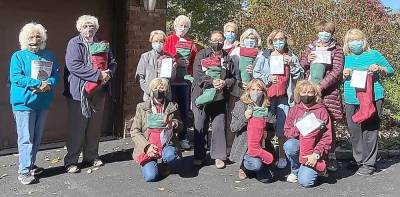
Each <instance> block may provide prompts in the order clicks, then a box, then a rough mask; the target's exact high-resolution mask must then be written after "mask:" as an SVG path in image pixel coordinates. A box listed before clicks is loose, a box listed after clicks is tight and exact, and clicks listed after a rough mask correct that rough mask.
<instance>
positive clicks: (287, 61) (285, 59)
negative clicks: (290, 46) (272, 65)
mask: <svg viewBox="0 0 400 197" xmlns="http://www.w3.org/2000/svg"><path fill="white" fill-rule="evenodd" d="M283 62H284V63H285V64H286V65H289V66H290V67H291V66H292V64H293V61H292V58H291V57H290V56H289V55H284V56H283Z"/></svg>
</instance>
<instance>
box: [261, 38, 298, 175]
mask: <svg viewBox="0 0 400 197" xmlns="http://www.w3.org/2000/svg"><path fill="white" fill-rule="evenodd" d="M267 42H268V49H267V50H266V51H264V52H263V55H261V56H260V57H259V58H258V59H257V62H256V64H255V67H254V71H253V76H254V78H259V79H261V80H263V81H264V83H266V84H267V88H268V94H267V95H268V97H269V99H270V101H271V112H272V114H274V115H276V123H275V136H277V137H278V143H279V159H278V161H277V167H278V168H285V167H286V165H287V161H286V158H285V152H284V150H283V143H285V137H284V135H283V134H284V132H283V128H284V125H285V120H286V116H287V114H288V112H289V106H294V98H293V92H294V88H295V87H296V83H297V81H299V80H301V79H302V78H303V74H304V71H303V68H302V67H301V65H300V63H299V59H298V58H297V56H296V54H294V53H293V51H292V50H291V48H290V46H291V45H292V41H291V39H290V37H289V35H288V34H287V33H285V32H284V31H282V30H274V31H272V32H271V34H270V35H269V36H268V39H267ZM273 58H280V60H281V63H283V68H281V69H282V70H283V72H282V73H283V74H276V73H275V72H273V71H272V70H276V69H274V67H275V68H276V67H277V64H276V63H274V62H273V61H272V59H273Z"/></svg>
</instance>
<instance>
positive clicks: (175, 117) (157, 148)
mask: <svg viewBox="0 0 400 197" xmlns="http://www.w3.org/2000/svg"><path fill="white" fill-rule="evenodd" d="M168 90H169V84H168V81H167V80H166V79H164V78H155V79H153V80H151V82H150V84H149V90H148V92H150V97H149V99H147V100H146V101H144V102H142V103H139V104H138V105H137V107H136V113H135V117H134V118H133V123H132V127H131V129H132V131H131V134H132V140H133V159H134V160H135V161H136V162H137V163H138V164H139V165H140V167H141V170H142V174H143V178H144V180H145V181H146V182H153V181H157V180H159V178H160V177H163V176H167V175H168V173H169V172H170V168H169V167H171V165H173V164H174V163H175V161H176V158H177V155H178V153H177V149H176V147H178V146H179V144H178V139H177V138H176V135H175V133H178V132H180V131H182V128H183V125H182V121H181V118H180V113H179V111H178V105H177V104H176V103H174V102H171V101H170V100H169V99H168V97H167V95H168V94H169V91H168ZM157 160H161V161H162V164H161V165H158V164H157Z"/></svg>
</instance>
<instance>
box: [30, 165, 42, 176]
mask: <svg viewBox="0 0 400 197" xmlns="http://www.w3.org/2000/svg"><path fill="white" fill-rule="evenodd" d="M43 171H44V168H41V167H38V166H36V165H33V166H32V170H31V174H32V175H33V176H37V175H40V174H42V173H43Z"/></svg>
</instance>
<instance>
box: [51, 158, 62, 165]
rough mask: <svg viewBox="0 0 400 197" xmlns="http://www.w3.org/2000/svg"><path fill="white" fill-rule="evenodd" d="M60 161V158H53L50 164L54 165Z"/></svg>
mask: <svg viewBox="0 0 400 197" xmlns="http://www.w3.org/2000/svg"><path fill="white" fill-rule="evenodd" d="M60 160H61V159H60V157H57V158H54V159H53V160H51V162H50V163H52V164H55V163H58V162H60Z"/></svg>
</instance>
